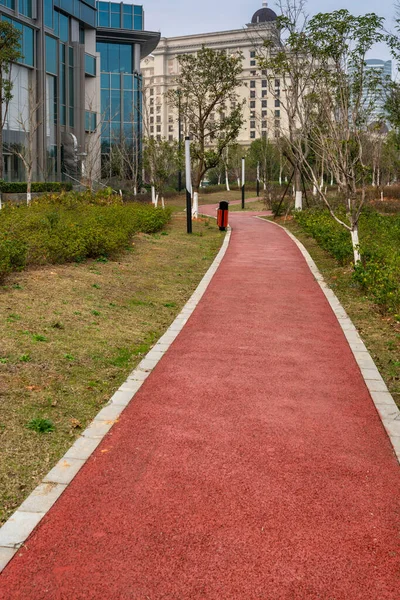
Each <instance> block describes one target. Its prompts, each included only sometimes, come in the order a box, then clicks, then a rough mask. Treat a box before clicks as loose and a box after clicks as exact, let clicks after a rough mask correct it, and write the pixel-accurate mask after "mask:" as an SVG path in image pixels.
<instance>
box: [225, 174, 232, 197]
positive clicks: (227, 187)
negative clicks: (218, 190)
mask: <svg viewBox="0 0 400 600" xmlns="http://www.w3.org/2000/svg"><path fill="white" fill-rule="evenodd" d="M225 183H226V191H227V192H230V191H231V189H230V187H229V177H228V169H225Z"/></svg>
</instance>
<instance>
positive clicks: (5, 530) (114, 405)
mask: <svg viewBox="0 0 400 600" xmlns="http://www.w3.org/2000/svg"><path fill="white" fill-rule="evenodd" d="M207 216H209V215H207ZM231 232H232V230H231V228H230V227H228V229H227V232H226V235H225V238H224V241H223V242H222V245H221V248H220V250H219V252H218V254H217V256H216V257H215V259H214V260H213V262H212V264H211V265H210V267H209V268H208V270H207V272H206V273H205V275H204V276H203V278H202V279H201V281H200V283H199V285H198V286H197V288H196V289H195V291H194V292H193V294H192V296H191V297H190V298H189V300H188V301H187V302H186V304H185V306H184V307H183V308H182V310H181V312H180V313H179V314H178V316H177V317H176V318H175V319H174V321H173V322H172V323H171V325H170V326H169V327H168V329H167V330H166V332H165V333H164V334H163V335H162V336H161V337H160V339H159V340H158V342H157V343H156V344H155V345H154V346H153V347H152V348H151V350H150V351H149V352H148V353H147V354H146V356H145V357H144V358H143V360H141V362H140V363H139V364H138V366H137V367H136V369H134V370H133V371H132V373H131V374H130V375H129V376H128V377H127V379H126V381H124V383H123V384H122V385H121V386H120V387H119V389H118V390H117V391H116V392H115V393H114V394H113V396H112V397H111V398H110V400H109V401H108V403H107V404H106V405H105V406H104V407H103V408H102V409H101V410H100V411H99V413H98V414H97V415H96V416H95V418H94V419H93V421H92V422H91V423H90V424H89V425H88V427H87V428H86V429H85V431H83V432H82V434H81V435H80V436H79V437H78V438H77V439H76V440H75V442H74V443H73V444H72V446H71V447H70V448H69V449H68V451H67V452H66V453H65V455H64V456H63V457H62V458H61V459H60V460H59V461H58V463H57V464H56V465H55V466H54V467H53V468H52V469H51V470H50V471H49V473H47V475H46V476H45V477H44V478H43V480H42V482H41V483H40V484H39V485H38V486H37V487H36V488H35V489H34V490H33V492H32V493H31V494H30V495H29V496H28V497H27V498H26V499H25V500H24V502H23V503H22V504H21V505H20V506H19V508H17V510H16V511H15V512H14V513H13V514H12V515H11V517H10V518H9V519H8V520H7V521H6V522H5V523H4V525H3V526H2V527H0V573H1V572H2V571H3V570H4V568H5V567H6V566H7V564H8V563H9V562H10V560H11V559H12V558H13V557H14V556H15V554H17V552H18V550H19V548H21V546H23V545H24V543H25V542H26V541H27V539H28V537H29V536H30V535H31V534H32V532H33V530H34V529H35V528H36V527H37V525H38V524H39V523H40V521H41V520H42V518H43V517H44V516H45V515H46V514H47V512H48V511H49V510H50V509H51V507H52V506H53V505H54V504H55V502H56V501H57V500H58V498H60V496H61V495H62V494H63V493H64V491H65V490H66V489H67V488H68V485H69V484H70V483H71V481H72V480H73V478H74V477H75V475H76V474H77V473H78V472H79V471H80V469H81V468H82V467H83V465H84V464H85V462H86V461H87V460H88V459H89V458H90V456H91V455H92V453H93V452H94V451H95V449H96V448H97V446H98V445H99V444H100V442H101V441H102V440H103V439H104V437H105V436H106V435H107V433H108V432H109V431H110V429H111V428H112V426H113V425H114V423H116V422H117V421H118V419H119V417H120V415H121V413H122V411H123V410H124V409H125V408H126V407H127V406H128V404H129V403H130V402H131V401H132V400H133V398H134V396H135V394H136V393H137V392H138V391H139V389H140V388H141V386H142V385H143V383H144V381H145V380H146V379H147V377H148V376H149V375H150V373H151V372H152V371H153V369H154V368H155V367H156V365H157V363H158V362H159V361H160V360H161V358H162V357H163V356H164V354H165V352H166V351H167V350H168V348H169V347H170V346H171V344H172V343H173V341H174V340H175V339H176V338H177V336H178V335H179V333H180V331H181V330H182V329H183V327H184V326H185V324H186V322H187V321H188V319H189V317H190V316H191V314H192V313H193V312H194V310H195V308H196V306H197V304H198V303H199V302H200V300H201V298H202V297H203V295H204V293H205V292H206V290H207V288H208V286H209V284H210V282H211V280H212V278H213V277H214V275H215V273H216V272H217V269H218V267H219V265H220V264H221V261H222V259H223V258H224V256H225V253H226V251H227V249H228V246H229V241H230V238H231Z"/></svg>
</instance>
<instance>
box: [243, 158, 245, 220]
mask: <svg viewBox="0 0 400 600" xmlns="http://www.w3.org/2000/svg"><path fill="white" fill-rule="evenodd" d="M244 162H245V161H244V156H243V157H242V209H244V185H245V184H244V182H245V172H244V167H245V165H244Z"/></svg>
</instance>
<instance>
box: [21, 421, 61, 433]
mask: <svg viewBox="0 0 400 600" xmlns="http://www.w3.org/2000/svg"><path fill="white" fill-rule="evenodd" d="M26 427H27V429H32V430H33V431H36V433H50V432H51V431H54V429H55V427H54V424H53V422H52V421H50V420H49V419H40V418H37V419H32V421H29V423H27V425H26Z"/></svg>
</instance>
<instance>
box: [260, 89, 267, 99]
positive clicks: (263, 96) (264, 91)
mask: <svg viewBox="0 0 400 600" xmlns="http://www.w3.org/2000/svg"><path fill="white" fill-rule="evenodd" d="M261 97H262V98H266V97H267V90H262V91H261Z"/></svg>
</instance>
